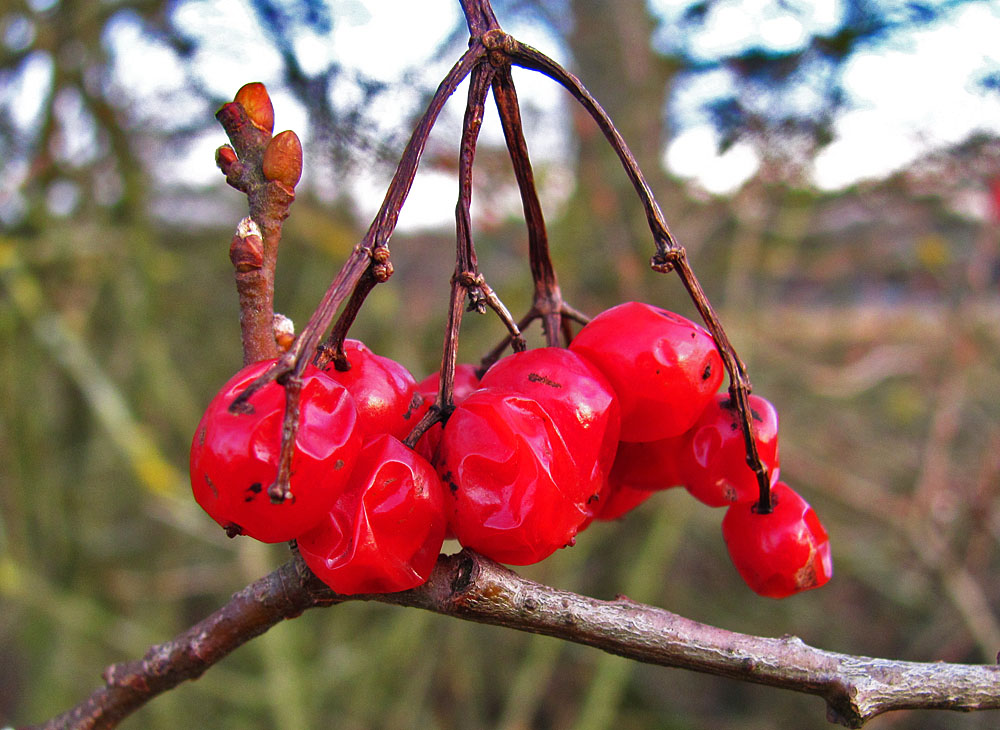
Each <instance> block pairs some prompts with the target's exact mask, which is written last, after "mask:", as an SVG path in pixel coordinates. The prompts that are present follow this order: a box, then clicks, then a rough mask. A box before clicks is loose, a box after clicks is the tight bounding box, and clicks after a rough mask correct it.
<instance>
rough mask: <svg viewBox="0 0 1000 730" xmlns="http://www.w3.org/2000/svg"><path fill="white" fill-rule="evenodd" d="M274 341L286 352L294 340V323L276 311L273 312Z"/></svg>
mask: <svg viewBox="0 0 1000 730" xmlns="http://www.w3.org/2000/svg"><path fill="white" fill-rule="evenodd" d="M274 341H275V342H276V343H277V345H278V349H279V350H281V351H282V352H288V348H290V347H291V346H292V343H293V342H294V341H295V323H294V322H292V320H291V319H289V318H288V317H286V316H285V315H283V314H279V313H278V312H275V313H274Z"/></svg>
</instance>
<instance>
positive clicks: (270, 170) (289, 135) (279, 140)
mask: <svg viewBox="0 0 1000 730" xmlns="http://www.w3.org/2000/svg"><path fill="white" fill-rule="evenodd" d="M264 177H266V178H267V179H268V180H274V181H275V182H280V183H281V184H282V185H285V186H286V187H289V188H294V187H295V185H296V183H298V181H299V178H300V177H302V143H301V142H299V137H298V135H297V134H295V132H293V131H291V130H290V129H286V130H285V131H284V132H282V133H281V134H278V135H275V137H274V139H272V140H271V141H270V143H268V145H267V149H266V150H264Z"/></svg>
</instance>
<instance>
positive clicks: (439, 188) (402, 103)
mask: <svg viewBox="0 0 1000 730" xmlns="http://www.w3.org/2000/svg"><path fill="white" fill-rule="evenodd" d="M39 1H41V0H39ZM689 5H690V1H689V0H651V2H650V6H651V8H652V10H653V12H654V13H657V14H658V15H662V16H664V17H676V16H677V15H678V14H679V13H680V12H682V10H683V8H685V7H687V6H689ZM842 11H843V7H842V2H841V0H720V1H719V2H718V3H716V4H715V5H713V6H712V9H711V10H710V11H709V15H708V18H707V22H706V24H705V26H704V28H703V29H701V30H698V31H696V32H695V33H694V35H693V36H692V38H691V41H692V44H693V48H694V50H695V52H696V53H699V54H703V55H704V56H705V57H706V58H708V57H715V56H718V54H720V53H727V52H739V51H740V50H745V49H747V48H750V47H752V46H758V45H766V46H767V47H769V48H771V49H774V50H779V51H781V50H794V49H795V48H799V47H801V46H802V44H803V43H804V42H805V41H806V39H807V38H808V34H810V33H814V32H826V31H828V30H830V29H832V28H833V27H834V26H835V25H836V23H837V21H838V19H839V16H840V13H841V12H842ZM174 12H175V13H176V15H175V19H176V22H177V24H178V25H179V27H180V28H182V29H183V30H184V31H185V32H187V33H190V34H191V35H192V36H193V37H194V38H196V39H198V40H199V41H200V42H201V43H200V50H199V51H198V54H197V56H196V57H195V59H194V63H193V69H194V73H195V74H196V75H197V77H198V79H199V81H200V82H201V83H203V84H204V85H205V86H206V88H207V89H208V90H209V91H210V92H212V93H215V94H218V95H219V96H220V97H223V98H231V96H232V94H233V93H234V92H235V90H236V89H237V88H239V87H240V86H241V85H242V84H244V83H246V82H247V81H263V82H264V83H266V84H268V85H269V87H270V89H271V91H272V97H273V100H274V107H275V113H276V130H281V129H294V130H296V132H298V133H299V134H300V135H303V136H305V135H307V134H308V129H307V127H306V120H307V116H306V113H305V110H304V109H302V107H301V106H300V105H299V104H298V103H297V102H295V101H294V100H293V98H292V96H291V95H289V94H287V93H285V92H283V91H282V90H281V88H280V86H278V85H277V83H278V81H279V69H280V63H279V58H278V56H277V53H276V52H275V51H274V49H273V48H272V47H271V45H270V43H269V42H268V41H267V39H266V38H264V36H263V35H262V33H261V30H260V28H259V26H258V25H257V18H256V16H255V15H254V14H253V12H252V10H251V9H250V6H249V4H248V3H246V2H244V1H243V0H183V1H182V2H180V3H179V4H178V5H177V6H176V9H175V11H174ZM330 12H331V15H332V17H333V19H334V20H333V28H334V30H333V33H332V35H331V37H324V36H321V35H317V34H315V33H313V32H312V31H308V30H306V31H303V32H302V33H300V34H298V35H297V37H296V40H295V47H296V50H297V51H298V52H299V53H300V55H301V59H302V60H301V62H302V64H303V66H304V68H305V69H306V70H307V71H317V70H319V69H322V68H325V67H326V65H327V64H329V63H330V62H332V61H334V60H336V61H337V62H338V63H340V64H342V66H343V67H344V69H345V71H346V72H347V73H346V74H345V75H344V76H343V77H342V79H349V78H350V74H351V72H352V71H355V72H357V73H359V74H362V75H364V76H366V77H369V78H375V79H378V80H381V81H384V82H386V83H388V84H391V85H394V86H395V85H398V84H399V83H400V75H401V73H402V72H403V71H404V70H412V69H414V68H419V67H422V70H421V71H420V73H419V74H418V76H419V80H420V82H421V83H424V84H426V85H427V87H429V88H430V87H433V86H434V85H436V84H437V83H438V82H439V81H440V78H441V76H442V75H443V74H444V72H445V71H446V69H447V68H448V67H449V66H450V65H451V63H453V61H454V58H448V59H446V60H444V61H442V62H439V63H436V64H427V62H426V59H427V58H428V57H429V56H430V55H432V54H433V53H434V52H435V51H436V50H437V47H438V45H439V44H440V43H441V41H442V40H444V38H445V37H446V36H447V34H448V32H449V31H450V30H451V29H452V28H453V27H454V25H455V23H457V22H458V21H459V17H460V13H459V8H458V4H457V3H456V2H454V0H420V2H414V1H413V0H331V8H330ZM507 29H508V30H509V31H510V32H511V33H512V34H513V35H515V36H516V37H518V38H519V39H520V40H522V41H524V42H526V43H528V44H530V45H533V46H535V47H537V48H539V49H541V50H543V51H544V52H546V53H549V54H550V55H552V56H553V57H554V58H556V60H558V61H560V62H563V63H565V61H566V57H567V56H568V53H567V52H566V49H565V48H564V47H563V46H562V44H561V42H560V41H559V39H558V38H557V37H556V36H554V35H553V34H552V33H551V32H549V31H548V30H547V29H545V28H544V27H543V26H541V25H532V24H525V23H511V24H509V26H508V28H507ZM997 38H1000V6H997V5H996V4H990V3H973V4H970V5H968V6H966V7H964V8H962V9H960V10H958V11H956V12H954V13H952V14H949V15H948V16H947V18H946V19H945V20H944V21H943V22H941V23H938V24H935V25H934V26H931V27H928V28H925V29H922V30H920V31H917V32H910V33H906V34H905V35H904V34H900V36H899V37H895V38H893V39H891V40H890V42H888V43H886V44H883V45H882V47H881V48H880V50H879V52H874V51H867V52H859V53H858V54H857V55H856V56H855V57H853V58H852V59H851V61H850V62H849V63H848V64H847V66H846V67H845V68H844V82H845V88H846V89H847V93H848V96H849V105H850V107H849V109H848V110H847V111H846V112H844V113H843V115H842V116H841V118H839V119H838V120H837V122H836V125H835V128H834V133H835V140H834V142H833V143H832V144H831V145H830V146H829V147H828V148H826V149H825V150H824V151H823V152H822V153H821V154H820V155H819V157H818V158H817V159H816V161H815V166H814V179H815V182H816V183H817V184H818V185H820V186H822V187H824V188H828V189H830V188H839V187H843V186H845V185H850V184H852V183H854V182H856V181H858V180H859V179H863V178H870V177H880V176H883V175H886V174H889V173H891V172H892V171H894V170H896V169H898V168H899V167H901V166H903V165H905V164H907V163H909V162H910V161H912V160H913V159H915V158H917V157H918V156H920V155H921V154H924V153H925V152H926V151H927V150H928V149H929V148H931V147H933V146H940V145H944V144H951V143H954V142H957V141H959V140H961V139H963V138H964V137H966V136H967V135H968V134H969V133H971V132H972V131H974V130H976V129H977V128H982V129H988V130H992V131H994V132H996V131H998V130H1000V121H998V120H1000V95H997V94H996V92H985V91H983V90H979V89H974V88H972V87H971V83H970V79H973V78H975V77H976V75H977V74H978V73H982V72H984V71H986V70H988V69H989V68H990V67H991V64H993V68H996V66H997V65H1000V43H997V42H996V39H997ZM106 40H107V43H108V45H109V46H110V47H111V49H113V52H114V55H115V58H116V63H115V81H116V83H117V84H119V85H120V86H122V87H123V88H124V89H125V90H126V94H127V98H129V99H130V101H132V102H133V104H134V105H135V107H136V108H137V109H140V110H149V109H154V108H157V105H160V106H162V104H163V102H162V101H161V100H162V99H163V98H164V97H165V96H166V95H167V94H175V95H183V93H184V84H185V80H184V73H183V68H182V67H181V66H180V65H179V61H178V60H177V59H176V57H175V56H174V55H173V52H172V51H170V50H169V49H168V48H166V47H165V46H163V45H161V44H159V43H158V42H157V41H155V40H153V39H151V38H149V37H147V36H144V35H143V33H142V29H141V24H140V21H139V20H138V18H137V17H135V16H132V15H130V14H128V13H124V12H123V13H120V14H119V15H118V16H116V20H115V22H114V23H112V24H111V26H110V27H109V29H108V31H107V35H106ZM42 56H44V54H42ZM46 64H47V65H46ZM514 73H515V81H516V83H517V88H518V93H519V96H520V98H521V101H522V107H523V108H524V109H525V110H526V118H527V110H528V109H530V108H532V107H533V108H535V109H537V110H538V114H537V115H535V116H533V117H531V119H530V120H529V122H528V123H527V124H526V129H525V132H526V136H527V141H528V146H529V150H530V151H531V154H532V157H533V159H534V160H535V161H536V164H538V165H539V166H541V165H542V164H543V163H546V162H550V163H553V165H554V166H556V167H557V166H559V165H560V164H562V165H565V164H566V162H567V161H568V160H570V159H571V155H572V152H571V150H572V142H571V139H570V135H571V129H570V125H569V121H568V119H567V115H566V109H567V108H568V105H569V104H570V103H572V102H570V101H569V97H568V96H567V95H566V94H565V92H564V91H563V90H562V89H560V88H559V87H558V86H557V85H556V84H555V83H554V82H552V81H551V80H549V79H547V78H545V77H543V76H542V75H540V74H536V73H532V72H527V71H523V70H521V69H515V70H514ZM50 76H51V62H50V61H49V60H48V59H47V58H43V59H41V60H40V61H39V62H38V63H37V64H35V66H33V67H32V68H31V70H30V73H26V74H23V75H22V76H21V80H22V84H21V85H22V86H25V87H27V86H29V85H30V86H32V87H34V88H35V89H39V88H41V89H45V88H46V84H47V83H49V82H48V81H47V79H48V78H49V77H50ZM29 78H30V83H29ZM584 81H586V80H584ZM731 86H732V81H731V78H729V77H728V74H727V72H725V71H720V72H719V73H717V74H704V75H700V76H698V77H697V78H695V79H694V80H692V81H691V82H690V84H688V85H686V86H685V87H683V88H678V90H677V91H678V95H677V96H676V97H675V98H674V100H673V102H672V103H673V105H674V113H675V114H676V118H677V119H678V120H679V123H678V127H677V129H676V132H677V134H678V136H677V137H676V138H675V139H674V140H673V141H672V142H671V143H670V145H669V146H668V148H667V150H666V151H665V154H664V160H665V163H666V164H667V165H668V167H669V169H670V170H671V171H672V172H674V173H675V174H678V175H680V176H682V177H688V178H692V179H694V180H695V181H696V182H697V183H698V184H699V185H701V186H702V187H703V188H705V189H706V190H708V191H710V192H713V193H716V194H724V193H727V192H731V191H733V190H736V189H738V188H739V187H740V186H741V185H742V184H743V182H745V181H746V179H747V178H748V177H749V176H751V175H752V174H753V173H754V172H755V171H756V170H757V168H758V166H759V160H758V159H757V156H756V154H755V153H754V151H753V150H752V148H751V147H750V146H749V145H745V144H737V145H734V146H733V147H732V148H730V149H729V150H727V152H726V153H725V154H723V155H719V154H718V152H717V151H716V142H717V136H716V134H715V132H714V131H713V130H711V129H710V128H709V127H708V126H706V125H705V120H704V116H703V115H700V114H697V113H696V110H697V107H698V105H699V104H700V103H701V102H702V101H704V100H705V99H706V98H712V97H713V96H715V97H717V96H718V95H720V94H723V93H727V92H728V91H730V90H731ZM12 93H20V92H17V91H16V90H11V89H0V100H2V98H3V96H4V95H5V94H6V95H10V94H12ZM44 93H45V92H44V91H38V92H37V94H38V95H39V96H38V97H37V98H39V99H40V95H41V94H44ZM796 93H801V94H804V101H803V104H805V105H807V106H808V104H809V98H808V96H809V95H808V92H807V90H805V89H804V88H802V89H799V90H798V91H797V92H796ZM357 94H358V92H357V90H356V88H355V87H352V85H351V84H350V83H349V82H347V81H344V80H342V81H340V82H338V84H337V85H336V86H335V87H334V90H333V92H332V98H333V99H334V100H342V101H347V102H351V101H356V99H357ZM23 96H24V94H23V93H21V97H23ZM456 97H457V98H454V99H452V100H451V101H450V103H449V105H448V107H447V108H446V109H445V112H444V113H443V114H442V118H441V120H440V121H439V127H441V130H439V131H440V132H441V133H442V134H443V133H444V132H447V134H448V135H449V139H451V140H452V142H454V143H455V144H456V145H457V139H458V134H459V131H457V130H460V126H461V118H462V109H463V107H464V102H465V86H463V87H462V88H461V89H460V90H459V91H458V92H457V93H456ZM415 98H416V96H415V94H414V92H412V91H410V90H409V89H405V88H403V87H402V86H399V87H398V89H397V90H394V91H390V92H388V93H386V94H383V95H381V96H379V97H378V98H377V102H376V106H373V108H372V109H371V110H370V112H371V119H372V122H371V123H372V124H374V125H377V126H378V127H379V128H381V126H382V125H383V124H384V125H385V127H386V129H392V128H395V125H397V124H398V123H399V119H400V116H401V114H403V113H408V112H409V111H411V110H412V106H413V101H414V100H415ZM18 101H19V103H18V104H15V105H13V109H14V110H15V113H19V114H21V115H22V116H23V117H24V122H23V123H24V124H30V123H31V119H29V117H30V116H31V114H32V111H31V110H32V109H37V104H35V105H34V106H33V105H32V100H31V99H23V98H20V97H19V99H18ZM172 103H173V102H172ZM143 113H144V114H146V113H149V112H146V111H144V112H143ZM176 113H180V112H176ZM150 116H151V117H153V118H155V114H150ZM380 120H384V121H380ZM18 122H19V123H21V120H18ZM441 139H444V137H441ZM482 140H483V143H484V144H501V143H502V141H501V140H502V136H501V133H500V127H499V123H498V121H497V120H496V113H495V111H494V109H493V106H492V102H490V107H489V110H488V112H487V118H486V123H485V125H484V130H483V133H482ZM224 141H225V139H224V136H223V135H222V134H221V133H220V134H217V135H215V136H214V137H212V136H210V135H206V136H205V138H204V139H202V138H198V139H196V140H194V141H193V142H192V144H191V145H190V146H189V151H188V153H187V154H180V155H178V156H177V157H178V159H176V160H174V161H173V162H172V164H171V172H170V175H171V179H172V180H186V181H188V182H190V183H193V184H196V185H200V184H205V183H210V182H212V181H213V180H216V181H217V179H218V171H217V170H216V168H215V165H214V154H213V152H212V151H213V150H214V147H217V146H218V145H219V144H222V143H223V142H224ZM304 141H305V140H304ZM308 178H309V162H308V159H307V160H306V171H305V176H304V182H306V183H308ZM449 180H450V181H451V185H450V187H449V186H446V185H445V184H444V181H443V180H438V179H437V174H431V175H430V176H429V178H428V180H421V182H419V189H418V188H417V187H415V189H414V192H413V199H412V200H411V201H409V202H408V203H407V206H406V207H405V208H404V215H403V217H402V218H401V220H400V226H401V228H409V227H411V226H412V227H415V228H421V227H426V226H427V225H431V223H430V221H431V220H432V218H433V217H434V216H436V218H434V220H435V224H437V225H442V224H450V222H451V221H452V219H453V209H454V199H455V181H454V180H453V179H452V178H449ZM387 183H388V180H387V179H385V180H383V181H380V182H378V183H376V182H375V181H372V180H369V181H368V182H363V181H359V182H358V184H357V190H356V192H357V194H358V196H359V197H364V198H365V199H366V200H365V201H364V202H362V203H359V205H360V207H361V208H363V209H365V210H366V211H368V210H370V211H371V212H372V213H374V210H375V209H377V207H378V205H379V203H380V202H381V199H382V195H383V194H384V191H385V185H386V184H387ZM445 190H447V192H446V193H445ZM441 196H443V202H439V199H440V198H441ZM432 211H438V212H437V213H433V214H432ZM442 211H443V212H442Z"/></svg>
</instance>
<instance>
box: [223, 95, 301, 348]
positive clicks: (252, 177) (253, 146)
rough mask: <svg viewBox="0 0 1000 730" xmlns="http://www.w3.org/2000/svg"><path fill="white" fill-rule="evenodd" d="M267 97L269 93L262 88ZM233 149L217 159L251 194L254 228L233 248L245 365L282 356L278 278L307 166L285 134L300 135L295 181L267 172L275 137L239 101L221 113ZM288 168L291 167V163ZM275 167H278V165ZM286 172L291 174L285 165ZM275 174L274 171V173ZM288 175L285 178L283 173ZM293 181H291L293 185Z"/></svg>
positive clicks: (241, 233)
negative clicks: (286, 228)
mask: <svg viewBox="0 0 1000 730" xmlns="http://www.w3.org/2000/svg"><path fill="white" fill-rule="evenodd" d="M260 93H261V94H262V95H263V97H264V100H266V101H267V104H268V105H270V101H269V100H267V99H266V91H263V87H262V86H261V87H260ZM216 118H217V119H218V120H219V123H220V124H221V125H222V127H223V129H225V131H226V134H227V136H228V137H229V141H230V142H231V143H232V147H229V146H225V147H220V148H219V150H218V151H217V152H216V163H217V164H218V166H219V168H220V169H221V170H222V172H223V173H224V174H225V176H226V181H227V182H228V183H229V184H230V185H232V186H233V187H234V188H236V189H237V190H239V191H241V192H243V193H245V194H246V196H247V202H248V204H249V209H250V220H251V221H252V222H253V224H254V225H253V227H252V228H251V227H250V226H249V225H248V223H247V222H246V221H244V222H241V223H240V227H239V229H238V230H237V234H236V236H234V238H233V242H232V245H231V246H230V252H229V253H230V258H231V259H232V261H233V265H234V267H235V269H236V272H235V274H236V289H237V292H238V294H239V298H240V333H241V336H242V342H243V364H244V365H249V364H250V363H254V362H259V361H261V360H269V359H272V358H274V357H277V356H278V346H277V344H276V343H275V340H274V276H275V269H276V267H277V264H278V247H279V245H280V243H281V229H282V224H283V223H284V221H285V219H286V218H287V217H288V212H289V208H290V207H291V205H292V203H293V202H294V201H295V190H294V184H295V182H297V181H298V176H299V173H301V170H302V149H301V146H298V138H296V137H295V135H294V134H293V133H290V132H285V133H283V135H284V136H283V137H282V136H281V135H279V137H281V139H282V140H290V139H291V138H294V145H295V146H296V147H297V149H293V150H292V157H293V158H294V157H296V154H295V153H296V152H297V160H295V159H293V160H291V161H290V162H291V163H292V164H291V165H290V166H291V167H292V168H295V167H296V163H297V171H296V170H294V169H293V170H292V171H291V172H293V173H294V174H293V175H292V179H286V180H285V182H282V181H281V180H279V179H269V178H268V177H267V176H266V175H265V170H264V167H265V156H266V154H265V153H266V152H267V150H268V147H269V144H270V142H271V141H272V139H277V138H272V137H271V133H270V131H269V130H268V129H265V128H262V127H261V126H260V125H259V124H255V123H254V122H253V121H251V119H250V117H249V116H248V114H247V110H246V109H244V107H243V105H242V104H241V103H239V102H235V101H233V102H230V103H228V104H226V105H224V106H223V107H222V108H221V109H220V110H219V111H218V113H217V114H216ZM288 162H289V161H286V164H285V165H284V166H282V167H283V168H287V167H289V164H287V163H288ZM272 166H273V165H272ZM281 172H288V170H285V169H282V170H281ZM272 176H274V173H273V172H272ZM281 177H285V176H281ZM289 182H290V183H291V185H289V184H287V183H289Z"/></svg>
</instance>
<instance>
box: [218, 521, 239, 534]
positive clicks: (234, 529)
mask: <svg viewBox="0 0 1000 730" xmlns="http://www.w3.org/2000/svg"><path fill="white" fill-rule="evenodd" d="M223 529H224V530H225V531H226V537H236V536H237V535H242V534H243V528H242V527H240V526H239V525H237V524H236V523H235V522H229V523H227V524H226V525H223Z"/></svg>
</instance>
